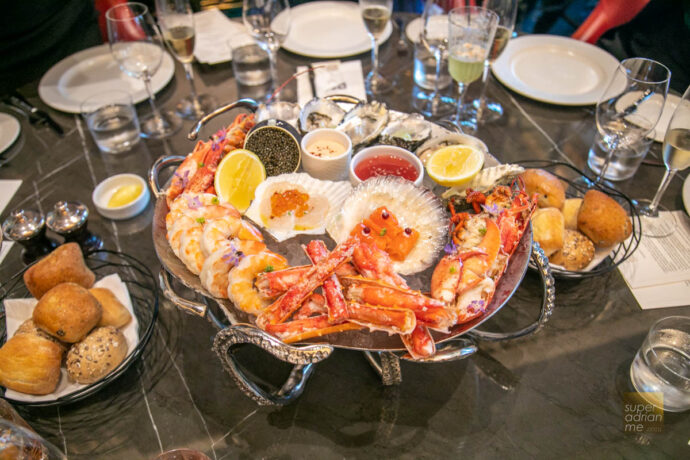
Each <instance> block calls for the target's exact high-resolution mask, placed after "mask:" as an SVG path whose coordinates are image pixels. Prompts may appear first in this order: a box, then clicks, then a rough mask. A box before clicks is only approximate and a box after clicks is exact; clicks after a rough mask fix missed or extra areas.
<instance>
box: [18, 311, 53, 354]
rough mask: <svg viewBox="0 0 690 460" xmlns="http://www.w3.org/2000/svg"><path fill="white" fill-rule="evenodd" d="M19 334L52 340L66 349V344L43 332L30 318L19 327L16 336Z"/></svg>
mask: <svg viewBox="0 0 690 460" xmlns="http://www.w3.org/2000/svg"><path fill="white" fill-rule="evenodd" d="M17 334H33V335H37V336H39V337H43V338H44V339H48V340H52V341H53V342H55V343H57V344H58V345H60V346H61V347H63V348H65V347H64V344H63V343H62V342H60V341H59V340H58V339H56V338H55V337H53V336H52V335H50V334H47V333H45V332H43V331H42V330H41V329H39V328H38V327H37V326H36V324H35V323H34V321H33V320H32V319H30V318H29V319H27V320H26V321H24V322H23V323H22V324H20V325H19V327H18V328H17V330H16V331H14V335H17Z"/></svg>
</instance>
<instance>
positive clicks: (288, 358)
mask: <svg viewBox="0 0 690 460" xmlns="http://www.w3.org/2000/svg"><path fill="white" fill-rule="evenodd" d="M246 344H251V345H255V346H257V347H259V348H261V349H263V350H264V351H266V352H268V353H270V354H272V355H273V356H275V357H276V358H278V359H280V360H281V361H285V362H287V363H291V364H294V365H295V366H294V367H293V369H292V372H291V373H290V376H289V377H288V379H287V380H286V381H285V383H284V384H283V385H282V386H281V387H280V388H276V389H270V390H266V389H264V388H262V387H260V386H259V385H258V384H257V383H256V382H254V381H253V380H252V379H251V378H249V377H248V376H247V375H246V374H245V372H244V371H243V370H242V366H241V365H240V364H239V363H238V362H237V359H236V358H235V353H234V350H235V349H236V347H238V346H240V345H246ZM213 350H214V351H215V352H216V354H217V355H218V358H219V359H220V361H221V363H222V364H223V367H224V368H225V370H226V371H227V372H228V373H229V374H230V376H231V377H232V378H233V379H234V380H235V383H236V384H237V386H238V387H239V388H240V390H242V392H244V394H246V395H247V396H249V397H250V398H251V399H253V400H254V401H255V402H256V403H257V404H259V405H262V406H284V405H286V404H289V403H290V402H292V401H294V400H295V399H296V398H297V397H299V395H301V394H302V392H303V391H304V388H305V385H306V383H307V380H308V379H309V376H310V375H311V373H312V372H313V370H314V364H316V363H318V362H320V361H323V360H324V359H326V358H328V357H329V356H330V354H331V353H332V352H333V347H332V346H330V345H306V346H301V347H296V346H293V345H286V344H284V343H283V342H281V341H280V340H278V339H277V338H275V337H273V336H272V335H270V334H268V333H266V332H264V331H262V330H261V329H258V328H257V327H255V326H252V325H249V324H236V325H233V326H229V327H227V328H225V329H223V330H221V331H220V332H218V334H216V337H215V339H214V340H213Z"/></svg>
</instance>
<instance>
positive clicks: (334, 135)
mask: <svg viewBox="0 0 690 460" xmlns="http://www.w3.org/2000/svg"><path fill="white" fill-rule="evenodd" d="M318 141H331V142H337V143H338V144H340V145H342V146H343V147H344V148H345V151H344V152H343V153H341V154H340V155H338V156H334V157H318V156H315V155H312V154H311V153H309V149H310V147H311V146H312V145H314V143H316V142H318ZM301 147H302V167H303V168H304V170H305V171H306V172H308V173H309V175H311V176H312V177H315V178H317V179H321V180H332V181H338V180H342V179H344V178H345V177H346V175H347V165H348V164H349V163H350V158H351V156H352V141H351V140H350V136H348V135H347V134H345V133H341V132H340V131H336V130H335V129H330V128H321V129H315V130H314V131H310V132H309V133H307V134H306V135H305V136H304V137H303V138H302V146H301Z"/></svg>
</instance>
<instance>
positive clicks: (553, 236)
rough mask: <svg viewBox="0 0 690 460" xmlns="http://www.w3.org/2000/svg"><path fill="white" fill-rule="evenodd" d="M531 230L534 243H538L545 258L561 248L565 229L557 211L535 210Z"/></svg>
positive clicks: (554, 209) (553, 209) (559, 212)
mask: <svg viewBox="0 0 690 460" xmlns="http://www.w3.org/2000/svg"><path fill="white" fill-rule="evenodd" d="M532 230H533V232H534V241H536V242H537V243H539V245H540V246H541V248H542V249H543V250H544V254H546V256H547V257H549V256H550V255H551V254H553V253H554V252H555V251H557V250H558V249H561V247H563V234H564V232H565V227H564V223H563V214H561V211H559V210H558V209H556V208H543V209H537V210H536V211H535V212H534V215H532Z"/></svg>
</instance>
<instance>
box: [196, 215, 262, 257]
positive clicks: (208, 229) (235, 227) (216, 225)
mask: <svg viewBox="0 0 690 460" xmlns="http://www.w3.org/2000/svg"><path fill="white" fill-rule="evenodd" d="M234 237H237V238H239V239H241V240H249V241H258V242H261V241H263V237H262V236H261V232H260V231H259V230H258V229H257V228H256V227H254V226H253V225H252V224H250V223H249V222H247V221H246V220H242V218H241V217H240V216H239V214H238V215H237V216H235V215H227V216H222V217H219V218H217V219H211V220H209V221H207V222H206V224H205V225H204V233H203V235H202V237H201V251H202V252H203V253H204V255H205V256H207V257H208V256H209V255H211V254H212V253H214V252H215V251H216V250H218V249H219V248H220V247H221V246H222V245H223V243H224V242H225V241H228V240H229V239H230V238H234Z"/></svg>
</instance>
